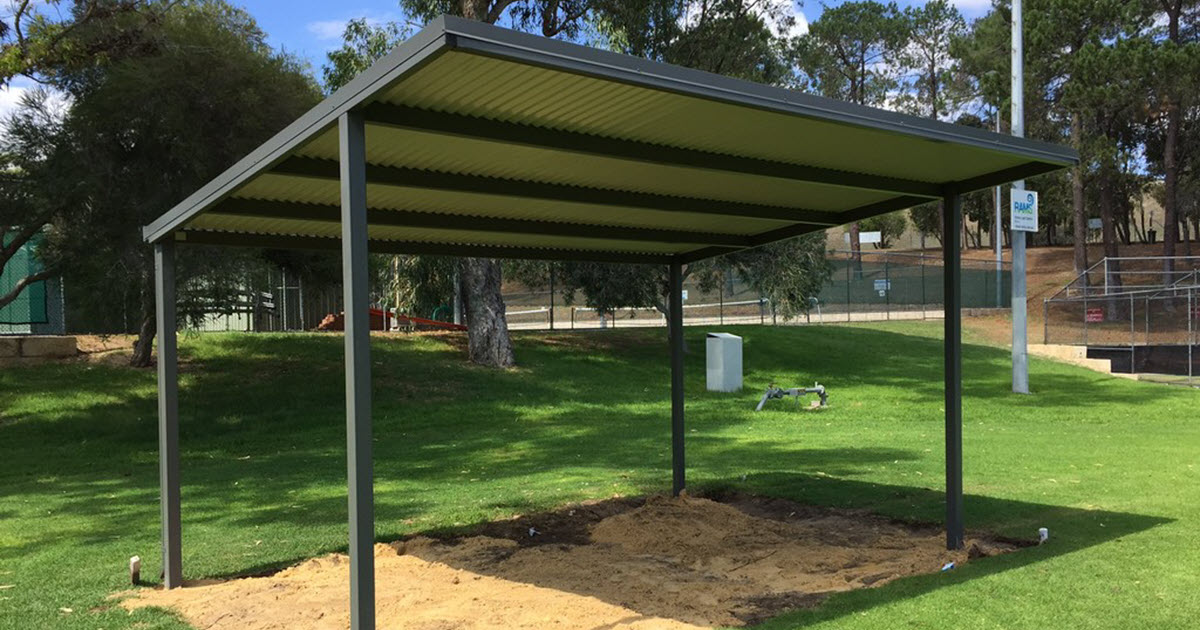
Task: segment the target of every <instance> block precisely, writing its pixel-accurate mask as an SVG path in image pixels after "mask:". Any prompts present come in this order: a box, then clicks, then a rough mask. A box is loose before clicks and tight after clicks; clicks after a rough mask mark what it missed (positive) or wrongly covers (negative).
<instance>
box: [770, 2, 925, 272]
mask: <svg viewBox="0 0 1200 630" xmlns="http://www.w3.org/2000/svg"><path fill="white" fill-rule="evenodd" d="M910 38H911V28H910V25H909V21H908V19H907V18H906V17H905V14H904V12H902V11H901V10H900V8H899V7H898V6H897V5H896V3H895V2H888V3H887V4H884V3H882V2H876V1H875V0H858V1H854V2H845V3H842V4H840V5H837V6H835V7H826V8H825V10H824V11H823V12H822V13H821V17H820V18H818V19H817V20H815V21H814V22H812V23H811V24H809V27H808V33H806V34H805V35H803V36H802V37H800V38H798V39H797V40H796V42H795V46H794V48H793V51H792V52H793V58H794V62H795V65H796V67H797V68H798V69H799V72H800V74H799V83H800V86H801V87H802V88H804V89H806V90H809V91H812V92H816V93H819V94H821V95H823V96H828V97H830V98H835V99H838V100H842V101H847V102H850V103H856V104H859V105H872V106H883V105H885V104H887V103H888V102H889V99H891V98H892V97H893V95H894V93H895V92H896V91H897V90H898V89H899V88H900V84H901V79H902V76H901V64H900V60H901V59H902V57H903V56H904V54H905V50H906V48H907V47H908V45H909V41H910ZM858 233H859V225H858V223H857V222H855V223H852V224H850V249H851V251H852V252H854V254H853V255H854V258H855V260H856V261H857V262H859V264H858V267H859V272H860V273H861V258H860V256H859V252H860V250H861V245H860V243H859V238H858Z"/></svg>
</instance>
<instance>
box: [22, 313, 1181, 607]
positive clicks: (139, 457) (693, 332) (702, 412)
mask: <svg viewBox="0 0 1200 630" xmlns="http://www.w3.org/2000/svg"><path fill="white" fill-rule="evenodd" d="M730 330H732V331H733V332H736V333H738V334H742V335H744V337H745V366H746V384H747V388H746V390H745V391H744V392H743V393H742V394H738V395H729V394H710V393H708V392H705V391H704V369H703V368H704V366H703V338H702V335H703V332H704V330H702V329H698V328H693V329H688V330H687V337H688V343H689V344H690V347H691V348H692V349H693V352H692V354H691V355H689V357H688V359H687V366H688V373H687V389H688V394H689V400H688V466H689V474H690V477H689V485H690V486H692V487H703V486H710V487H731V488H736V489H743V490H747V491H752V492H760V493H766V494H773V495H779V496H785V497H789V498H793V499H797V500H800V501H805V502H811V503H816V504H823V505H832V506H850V507H859V508H869V509H872V510H874V511H877V512H881V513H883V514H887V515H891V516H896V517H900V518H904V519H910V520H919V521H934V522H937V521H940V519H941V518H942V509H943V508H942V505H943V504H942V494H941V488H942V480H943V459H942V452H943V451H942V448H943V446H942V445H943V442H942V435H943V433H942V405H941V401H942V384H941V383H942V381H941V378H942V376H941V351H942V350H941V348H942V346H941V342H940V339H939V336H940V324H937V323H906V324H889V325H874V326H854V327H850V326H827V327H815V326H814V327H786V328H771V327H765V328H763V327H744V328H737V327H732V328H730ZM516 341H517V355H518V360H519V362H520V364H521V367H520V368H519V369H516V370H512V371H508V372H493V371H489V370H484V369H479V368H475V367H471V366H469V365H466V364H465V363H464V362H463V360H462V354H463V353H462V349H461V347H460V345H459V344H460V343H461V340H459V339H456V338H453V337H404V338H388V339H376V340H374V342H373V345H372V350H373V362H374V377H375V378H374V385H375V387H374V390H375V437H376V442H375V471H376V479H377V481H376V503H377V519H378V525H377V530H378V533H379V538H380V539H381V540H390V539H393V538H395V537H398V536H401V535H404V534H408V533H412V532H415V531H420V530H426V529H432V528H443V527H452V526H461V525H469V524H472V523H477V522H480V521H484V520H489V519H495V518H501V517H506V516H511V515H513V514H516V513H521V512H526V511H530V510H536V509H541V508H548V507H552V506H556V505H560V504H563V503H566V502H571V501H578V500H582V499H587V498H597V497H606V496H611V495H612V494H614V493H620V494H626V495H629V494H642V493H655V492H662V491H664V490H667V489H668V488H669V484H670V461H669V431H668V429H669V402H668V400H669V391H668V389H669V379H668V372H667V369H668V362H667V350H666V344H665V341H664V339H663V331H662V330H653V329H649V330H608V331H593V332H590V333H580V334H568V333H557V334H554V335H550V336H548V337H546V336H541V335H535V334H532V333H529V334H525V333H522V334H519V335H518V336H517V340H516ZM968 341H970V339H968ZM181 352H182V355H183V357H184V365H183V368H182V377H181V380H182V391H181V396H180V398H181V400H180V409H181V417H182V430H181V434H182V435H181V439H182V450H183V461H182V477H183V535H184V547H183V561H184V571H185V574H186V576H187V577H189V578H197V577H206V576H231V575H238V574H245V573H253V572H256V571H262V570H266V569H269V568H275V567H279V566H284V565H287V564H290V563H293V562H295V561H298V560H300V559H303V558H307V557H310V556H313V555H317V554H321V553H324V552H329V551H333V550H339V549H344V548H345V545H346V542H345V539H346V525H345V516H346V507H345V463H344V462H345V460H344V457H345V448H344V441H345V433H344V431H345V429H344V420H343V407H342V405H343V401H342V391H343V380H342V363H341V352H342V344H341V338H340V337H336V336H332V335H329V336H326V335H287V336H280V335H253V336H251V335H205V336H194V337H190V338H186V339H184V340H183V342H182V344H181ZM1031 372H1032V373H1031V381H1032V383H1033V388H1034V389H1035V391H1036V393H1035V394H1034V395H1032V396H1016V395H1013V394H1011V393H1009V386H1008V379H1009V372H1008V352H1007V350H1002V349H997V348H990V347H985V346H982V345H972V344H969V345H967V347H966V349H965V352H964V368H963V373H964V377H965V386H964V390H965V396H964V399H965V402H964V415H965V418H966V421H965V429H964V434H965V437H964V442H965V448H964V450H965V457H964V460H965V464H964V467H965V477H966V479H965V482H966V492H967V495H968V496H967V501H966V515H967V524H968V527H969V528H976V529H988V530H991V531H994V532H997V533H1000V534H1003V535H1009V536H1019V537H1023V538H1032V537H1034V536H1035V534H1036V529H1037V528H1038V527H1043V526H1044V527H1048V528H1049V529H1050V533H1051V542H1050V544H1048V545H1046V546H1043V547H1038V548H1034V549H1029V550H1025V551H1022V552H1020V553H1016V554H1010V555H1007V556H1003V557H998V558H991V559H986V560H982V561H978V562H974V563H971V564H969V565H967V566H965V567H963V568H961V569H958V570H955V571H953V572H950V573H944V574H932V575H928V576H922V577H917V578H911V579H906V580H900V581H898V582H894V583H891V584H889V585H887V586H885V587H882V588H878V589H869V590H863V591H857V592H854V593H848V594H844V595H840V596H835V597H833V598H831V599H830V600H828V601H827V602H826V603H825V604H824V605H822V606H821V607H819V608H817V609H815V610H809V611H800V612H796V613H791V614H787V615H784V616H783V617H781V618H778V619H776V620H774V621H772V622H769V623H768V624H767V625H766V626H765V627H769V628H772V629H783V628H802V627H803V628H851V627H852V628H880V629H882V628H889V629H890V628H972V629H983V628H1029V629H1031V630H1033V629H1036V630H1044V629H1047V628H1056V629H1057V628H1121V629H1130V628H1194V627H1196V626H1197V624H1198V623H1200V621H1198V620H1200V597H1196V593H1197V592H1200V571H1197V567H1200V470H1197V468H1196V466H1197V465H1200V419H1198V418H1197V413H1196V410H1197V405H1198V403H1200V393H1197V392H1195V391H1192V390H1188V389H1185V388H1181V387H1170V386H1164V385H1153V384H1145V383H1137V382H1131V381H1126V380H1121V379H1114V378H1110V377H1106V376H1103V375H1100V374H1097V373H1093V372H1089V371H1086V370H1082V369H1079V368H1075V367H1072V366H1067V365H1062V364H1057V363H1051V362H1045V361H1038V360H1034V361H1033V362H1032V366H1031ZM817 379H819V380H820V381H821V382H822V383H823V384H825V385H826V386H828V388H829V390H830V394H831V399H830V400H831V404H832V407H831V408H830V409H828V410H825V411H822V412H818V413H804V412H796V411H793V410H792V409H791V408H790V406H788V405H786V404H784V403H780V402H778V401H775V402H774V406H772V407H770V408H769V409H768V410H767V411H765V412H763V413H759V414H755V413H753V412H752V411H751V410H752V408H753V407H754V404H755V403H756V402H757V397H758V392H759V389H760V388H761V387H764V386H765V385H766V384H767V383H768V382H770V381H772V380H775V381H778V382H779V383H780V384H781V385H785V386H795V385H803V384H809V383H811V382H812V381H814V380H817ZM154 399H155V386H154V374H153V373H152V372H148V371H135V370H130V369H125V368H117V367H104V366H98V365H96V366H87V365H84V364H70V365H41V366H32V367H21V368H5V369H2V370H0V628H3V629H9V628H21V629H26V628H78V629H88V630H96V629H97V628H104V629H106V630H115V629H120V628H139V629H142V630H145V629H151V628H186V625H185V624H183V623H181V622H180V621H178V620H176V619H174V618H172V617H171V616H170V615H168V614H166V613H164V612H160V611H140V612H138V613H136V614H133V615H130V614H128V613H126V612H125V611H124V610H122V609H120V608H113V607H111V606H110V605H109V603H108V601H107V599H106V598H107V597H108V596H109V594H110V593H113V592H115V591H118V590H121V589H122V588H124V585H125V583H126V580H127V576H126V563H127V561H128V558H129V557H130V556H132V555H134V554H138V555H141V556H142V558H143V559H144V569H143V575H145V576H148V577H150V578H156V577H157V575H158V573H159V569H160V565H159V558H158V527H159V524H158V486H157V483H158V474H157V464H156V461H157V452H156V449H157V441H156V440H157V437H156V435H157V434H156V420H155V415H154V414H155V403H154ZM934 568H935V567H931V569H934ZM64 609H70V610H71V612H64V611H63V610H64Z"/></svg>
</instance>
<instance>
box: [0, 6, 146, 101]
mask: <svg viewBox="0 0 1200 630" xmlns="http://www.w3.org/2000/svg"><path fill="white" fill-rule="evenodd" d="M63 4H64V3H63V2H62V0H42V1H40V2H36V1H32V0H20V1H18V2H11V3H10V5H11V10H12V14H11V15H8V16H6V17H5V21H4V22H0V84H4V85H7V84H8V83H9V82H10V81H11V80H12V79H13V77H16V76H25V77H28V78H30V79H33V80H35V81H37V82H45V81H46V79H47V78H48V73H49V72H52V71H53V69H54V68H57V67H58V66H59V65H60V64H62V63H65V62H69V61H79V60H82V59H90V58H92V57H93V56H95V55H99V54H103V52H104V51H103V49H96V48H91V47H87V46H80V45H79V41H78V40H76V39H75V38H73V37H72V34H73V31H75V30H76V29H78V28H80V27H81V26H83V25H86V24H88V23H91V22H95V21H100V20H111V19H112V18H113V17H114V16H117V15H121V14H129V13H135V12H141V11H146V10H150V9H152V8H154V6H155V5H165V4H166V3H160V2H155V1H154V0H76V1H75V2H73V3H69V4H70V5H71V6H70V12H69V13H70V19H67V20H55V19H54V17H53V16H51V15H50V13H49V12H47V11H46V9H48V8H54V9H55V11H54V12H55V13H60V12H61V11H60V7H61V6H62V5H63Z"/></svg>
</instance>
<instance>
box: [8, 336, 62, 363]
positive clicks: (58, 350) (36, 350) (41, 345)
mask: <svg viewBox="0 0 1200 630" xmlns="http://www.w3.org/2000/svg"><path fill="white" fill-rule="evenodd" d="M78 353H79V349H78V347H77V346H76V345H75V338H74V337H67V336H57V335H55V336H50V335H30V336H21V337H0V359H65V358H68V357H73V356H75V355H76V354H78Z"/></svg>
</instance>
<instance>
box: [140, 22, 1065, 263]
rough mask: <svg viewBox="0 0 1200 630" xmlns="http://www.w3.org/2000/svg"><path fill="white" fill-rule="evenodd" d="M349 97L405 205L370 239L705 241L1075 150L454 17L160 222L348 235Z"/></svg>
mask: <svg viewBox="0 0 1200 630" xmlns="http://www.w3.org/2000/svg"><path fill="white" fill-rule="evenodd" d="M381 108H383V109H381ZM351 110H361V111H363V112H364V114H365V115H366V117H367V124H368V127H367V147H366V149H367V154H366V157H367V162H368V164H369V165H371V168H370V169H369V170H368V189H367V203H368V206H369V207H370V208H372V209H375V211H376V212H379V211H398V212H401V213H403V221H400V222H399V223H398V222H397V221H396V220H394V219H389V217H396V216H399V215H386V214H373V215H371V216H373V217H375V218H376V220H389V221H390V222H389V223H384V224H377V225H372V226H371V228H370V237H371V238H372V239H373V240H374V241H376V242H389V243H394V244H399V246H402V245H403V244H404V243H423V244H430V243H432V244H439V246H440V245H446V246H454V245H456V244H459V245H479V246H498V247H506V248H510V249H506V250H504V251H505V255H520V253H521V252H522V251H524V250H522V249H521V248H531V250H532V249H537V250H538V251H539V252H542V253H543V254H544V253H545V252H547V251H555V252H559V251H561V252H571V251H574V252H580V253H581V254H580V255H581V256H584V257H586V255H587V253H588V252H609V253H616V254H635V253H640V254H650V255H677V254H678V255H682V256H684V257H685V258H686V257H688V256H703V255H708V254H710V253H715V252H717V251H723V250H714V249H711V248H710V247H709V246H708V245H706V243H715V242H720V243H725V244H726V245H727V244H728V243H730V242H734V243H738V244H743V245H744V244H757V243H761V242H767V241H769V240H774V239H777V238H782V237H785V236H787V235H793V234H798V233H802V232H804V231H809V230H816V229H820V227H821V226H822V224H837V223H840V222H847V221H850V220H858V219H861V218H864V217H866V216H870V215H872V214H879V213H882V212H885V211H890V210H894V209H897V208H901V207H905V206H907V205H912V204H914V203H916V202H918V201H920V200H921V199H922V198H933V197H937V196H940V195H941V194H942V193H943V192H944V191H945V190H949V188H947V187H954V189H955V190H958V189H959V188H963V187H971V186H974V187H983V186H986V185H990V184H999V183H1002V182H1003V181H1007V180H1011V179H1017V178H1019V177H1021V176H1025V175H1032V174H1036V173H1039V172H1045V171H1049V170H1054V169H1056V168H1059V167H1061V166H1063V165H1065V164H1069V163H1072V162H1073V161H1074V160H1075V156H1074V154H1073V153H1072V152H1071V151H1069V150H1065V149H1062V148H1060V147H1053V146H1050V145H1045V144H1042V143H1036V142H1030V141H1025V140H1019V139H1013V138H1009V137H1006V136H999V135H997V134H989V133H987V132H983V131H979V130H972V129H963V128H960V127H954V126H951V125H944V124H939V123H936V122H931V121H927V120H922V119H917V118H912V117H905V116H901V115H898V114H895V113H891V112H881V111H878V110H871V109H869V108H861V107H856V106H851V105H846V104H842V103H837V102H833V101H828V100H826V99H820V98H818V97H813V96H810V95H803V94H798V93H795V92H789V91H787V90H780V89H777V88H771V87H767V86H760V85H754V84H748V83H744V82H739V81H736V80H733V79H728V78H726V77H719V76H715V75H709V74H705V73H700V72H696V71H691V70H685V69H681V68H675V67H671V66H666V65H664V64H657V63H653V62H649V61H646V60H640V59H634V58H630V57H625V56H621V55H614V54H611V53H606V52H602V51H596V50H593V49H587V48H583V47H579V46H574V45H571V44H566V43H563V42H557V41H552V40H547V39H544V38H538V37H533V36H528V35H523V34H518V33H513V32H510V31H505V30H504V29H499V28H496V27H490V26H486V25H481V24H477V23H469V22H465V21H462V20H457V19H453V18H442V19H439V20H437V21H435V22H434V23H433V24H431V25H430V26H429V27H427V28H426V29H425V30H424V31H422V32H421V33H419V34H418V35H416V36H414V37H413V38H412V39H411V40H410V41H409V42H407V43H405V44H404V45H402V46H401V47H400V48H398V49H397V50H396V51H394V52H392V53H391V54H389V55H388V56H387V57H385V58H384V59H382V60H380V61H379V62H378V63H376V64H375V66H373V67H372V68H371V69H369V70H367V71H366V72H365V73H363V75H362V76H360V77H359V78H357V79H355V80H354V81H353V82H351V84H350V85H348V86H346V87H345V88H343V89H342V90H340V91H339V92H337V93H336V94H334V95H333V96H331V97H330V98H329V99H327V100H326V101H325V102H323V103H322V104H321V105H319V106H318V107H317V108H315V109H314V110H313V111H312V112H310V113H309V114H306V115H305V116H304V117H302V118H301V119H299V120H298V121H296V122H295V123H293V124H292V125H291V126H289V127H288V129H285V130H284V131H282V132H280V134H278V135H277V136H276V137H275V138H273V139H272V140H270V141H268V142H267V143H266V144H264V145H263V146H262V147H260V148H259V149H258V150H256V151H255V152H253V153H252V154H251V155H250V156H248V157H247V158H245V159H243V160H242V161H241V162H239V163H238V164H237V165H235V166H234V167H232V168H231V169H229V171H228V172H226V173H225V174H224V175H222V177H220V178H218V179H217V180H214V181H213V182H212V183H210V184H209V185H207V186H205V187H204V188H202V189H201V190H200V191H197V193H196V194H194V195H193V196H192V197H190V198H189V199H188V200H185V201H184V202H183V203H181V204H180V205H179V206H177V207H176V208H175V209H173V210H172V211H171V212H168V213H167V214H165V215H164V216H163V217H162V218H160V219H159V220H158V221H156V222H155V223H154V224H152V225H151V226H148V227H147V230H146V235H147V238H148V239H149V240H158V239H161V238H164V237H166V236H167V235H169V234H171V233H172V232H179V231H187V230H203V231H204V234H205V236H204V239H205V242H211V241H212V240H214V238H216V237H215V236H214V234H219V233H228V234H230V235H234V234H239V235H257V236H256V237H255V238H254V239H252V240H251V242H253V243H254V244H262V243H264V242H267V240H269V239H264V238H262V237H280V238H279V240H278V242H279V243H280V244H281V245H284V246H286V245H287V244H288V243H289V242H295V243H299V242H300V241H288V240H287V239H284V238H282V237H284V236H293V237H311V238H316V239H318V240H320V239H326V241H327V239H331V238H337V237H338V236H339V234H340V226H339V224H338V222H337V221H336V220H335V219H336V217H335V216H333V215H330V214H329V213H327V212H326V213H324V214H319V215H317V216H314V214H313V212H314V208H316V209H318V210H319V211H320V212H325V211H326V210H328V209H331V208H334V207H336V206H337V205H338V204H339V203H340V186H339V183H338V180H337V178H336V160H338V158H339V154H338V152H339V147H338V135H337V134H338V131H337V126H336V124H335V123H336V120H337V117H338V116H339V115H341V114H342V113H344V112H347V111H351ZM296 159H299V160H301V162H299V163H296V162H295V160H296ZM289 160H290V161H289ZM295 164H300V165H301V166H302V167H303V168H302V169H301V170H302V171H303V172H297V171H296V170H295ZM326 166H329V167H331V168H330V169H327V168H325V167H326ZM289 169H290V170H289ZM303 169H308V170H307V171H305V170H303ZM314 169H315V170H314ZM331 169H332V170H331ZM914 195H916V196H914ZM226 200H229V202H228V203H226ZM260 202H261V203H260ZM255 204H259V205H255ZM289 204H294V205H289ZM264 207H265V208H268V210H263V209H262V208H264ZM288 208H294V211H292V210H289V209H288ZM421 217H431V219H429V220H425V219H421ZM446 217H457V218H458V221H457V222H455V221H453V220H451V221H447V219H446ZM433 218H436V220H434V219H433ZM315 219H321V220H315ZM489 221H490V222H491V223H490V224H489V225H490V226H491V227H490V228H489V227H488V226H487V225H485V223H487V222H489ZM496 221H500V222H502V223H501V224H497V223H496ZM564 225H565V226H566V227H563V226H564ZM552 226H557V229H549V228H550V227H552ZM580 226H585V228H583V229H581V228H580ZM587 226H594V229H595V232H596V234H595V236H594V237H593V236H592V231H591V229H592V228H590V227H587ZM568 228H569V229H568ZM631 229H632V230H631ZM714 235H715V236H714ZM635 237H636V238H635ZM236 240H238V239H235V238H230V241H236ZM326 241H321V242H322V243H325V242H326ZM690 241H696V242H694V243H693V242H690ZM307 242H312V241H307ZM512 248H516V249H512ZM438 251H442V249H439V250H438ZM496 251H500V250H496ZM609 258H610V259H611V258H613V257H612V256H609ZM643 260H644V259H643Z"/></svg>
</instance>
